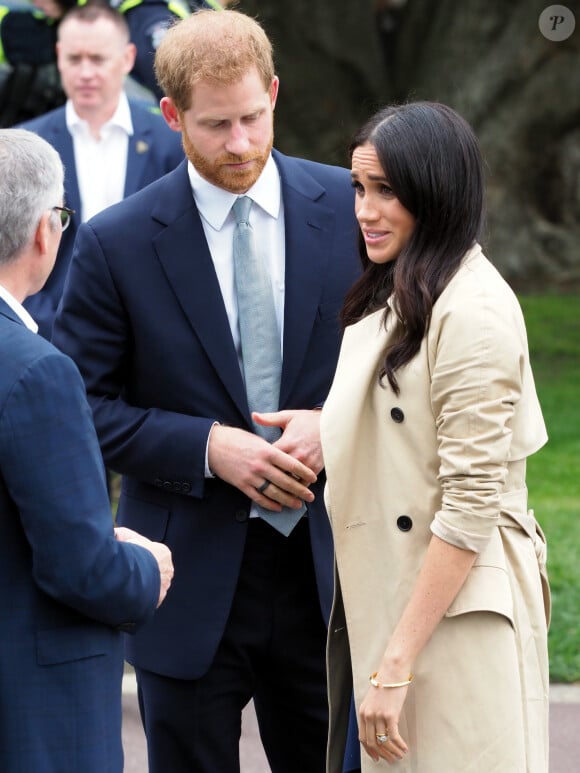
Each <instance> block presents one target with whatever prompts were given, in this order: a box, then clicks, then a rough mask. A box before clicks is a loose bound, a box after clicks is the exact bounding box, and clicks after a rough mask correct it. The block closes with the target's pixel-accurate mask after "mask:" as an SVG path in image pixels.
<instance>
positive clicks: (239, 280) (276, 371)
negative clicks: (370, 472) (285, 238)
mask: <svg viewBox="0 0 580 773" xmlns="http://www.w3.org/2000/svg"><path fill="white" fill-rule="evenodd" d="M252 204H253V202H252V199H250V198H249V197H248V196H241V197H240V198H238V199H236V201H235V202H234V205H233V207H232V212H233V214H234V217H235V219H236V228H235V231H234V278H235V286H236V296H237V300H238V319H239V325H240V340H241V347H242V363H243V371H244V381H245V384H246V394H247V397H248V406H249V408H250V411H260V412H266V411H277V410H278V405H279V400H280V375H281V372H282V352H281V350H280V333H279V331H278V323H277V321H276V311H275V308H274V298H273V296H272V284H271V281H270V277H269V275H268V271H267V270H266V266H265V265H264V262H263V260H262V258H261V256H260V255H259V254H258V251H257V250H256V247H255V244H254V234H253V231H252V226H251V225H250V223H249V216H250V209H251V208H252ZM254 430H255V432H256V434H257V435H260V436H261V437H263V438H265V439H266V440H267V441H268V442H269V443H273V442H274V441H275V440H277V438H279V437H280V430H279V428H278V427H262V426H261V425H259V424H255V423H254ZM254 507H255V508H256V511H257V513H258V514H259V516H260V517H261V518H263V519H264V520H265V521H268V523H269V524H271V525H272V526H273V527H274V528H275V529H277V530H278V531H280V532H282V534H284V535H285V536H288V534H290V532H291V531H292V529H293V528H294V526H296V524H297V523H298V521H299V520H300V518H301V516H302V515H303V514H304V512H305V510H306V508H305V507H304V505H303V506H302V508H300V509H298V510H290V508H288V507H285V508H284V509H283V510H282V512H280V513H275V512H271V511H270V510H266V509H264V508H263V507H260V506H259V505H254Z"/></svg>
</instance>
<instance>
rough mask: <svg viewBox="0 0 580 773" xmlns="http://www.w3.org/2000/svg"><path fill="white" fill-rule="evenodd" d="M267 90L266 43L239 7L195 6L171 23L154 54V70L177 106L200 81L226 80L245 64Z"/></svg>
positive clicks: (186, 102) (187, 101)
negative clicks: (252, 69) (187, 15)
mask: <svg viewBox="0 0 580 773" xmlns="http://www.w3.org/2000/svg"><path fill="white" fill-rule="evenodd" d="M253 67H255V68H256V69H257V70H258V73H259V75H260V78H261V79H262V82H263V84H264V88H265V89H266V90H268V89H269V88H270V85H271V83H272V79H273V78H274V75H275V71H274V61H273V53H272V44H271V42H270V40H269V39H268V36H267V35H266V33H265V32H264V30H263V29H262V27H261V26H260V25H259V24H258V22H257V21H256V20H255V19H252V18H251V17H250V16H246V15H245V14H243V13H240V12H239V11H233V10H223V11H213V10H209V9H208V10H201V11H196V12H195V13H193V14H192V15H191V16H189V17H187V18H186V19H183V20H180V21H178V22H176V23H175V24H174V25H173V26H171V27H170V28H169V29H168V30H167V33H166V34H165V36H164V37H163V40H162V41H161V44H160V45H159V47H158V49H157V52H156V54H155V74H156V76H157V80H158V82H159V85H160V86H161V88H162V89H163V91H164V92H165V94H166V96H168V97H170V98H171V99H172V100H173V103H174V104H175V106H176V108H177V109H178V110H179V111H180V112H183V111H185V110H188V109H189V108H190V107H191V97H192V90H193V88H194V86H195V85H196V84H197V83H199V82H200V81H204V82H206V83H213V84H215V85H218V86H219V85H222V86H223V85H229V84H231V83H235V82H236V81H239V80H241V78H243V77H244V75H245V74H246V73H247V72H248V70H250V69H251V68H253Z"/></svg>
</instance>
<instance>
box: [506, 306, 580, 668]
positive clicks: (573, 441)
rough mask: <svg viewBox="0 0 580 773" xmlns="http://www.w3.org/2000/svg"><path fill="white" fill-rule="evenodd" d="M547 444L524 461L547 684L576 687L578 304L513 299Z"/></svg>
mask: <svg viewBox="0 0 580 773" xmlns="http://www.w3.org/2000/svg"><path fill="white" fill-rule="evenodd" d="M520 302H521V304H522V309H523V311H524V316H525V319H526V325H527V330H528V338H529V345H530V355H531V360H532V367H533V370H534V375H535V378H536V385H537V389H538V394H539V397H540V402H541V404H542V410H543V412H544V418H545V421H546V425H547V427H548V434H549V438H550V439H549V442H548V444H547V445H546V446H545V447H544V448H543V449H542V450H541V451H539V452H538V453H537V454H535V455H534V456H533V457H531V458H530V459H529V460H528V488H529V501H530V507H533V508H534V510H535V512H536V517H537V519H538V521H539V522H540V524H541V525H542V527H543V529H544V531H545V533H546V537H547V540H548V572H549V576H550V585H551V588H552V604H553V608H552V623H551V626H550V633H549V640H548V644H549V649H550V676H551V680H552V681H553V682H578V681H580V399H579V397H578V390H579V387H580V313H579V312H580V297H579V296H577V295H576V296H566V295H564V296H520Z"/></svg>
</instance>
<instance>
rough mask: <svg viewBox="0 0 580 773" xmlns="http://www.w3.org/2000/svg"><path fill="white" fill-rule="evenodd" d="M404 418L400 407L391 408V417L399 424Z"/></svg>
mask: <svg viewBox="0 0 580 773" xmlns="http://www.w3.org/2000/svg"><path fill="white" fill-rule="evenodd" d="M404 418H405V414H404V413H403V411H402V410H401V409H400V408H391V419H392V420H393V421H396V422H397V424H400V423H401V422H402V421H403V420H404Z"/></svg>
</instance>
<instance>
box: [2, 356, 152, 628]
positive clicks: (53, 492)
mask: <svg viewBox="0 0 580 773" xmlns="http://www.w3.org/2000/svg"><path fill="white" fill-rule="evenodd" d="M0 466H1V469H2V475H3V478H4V485H5V486H6V489H7V491H8V494H9V496H10V498H11V499H12V501H13V502H14V505H15V508H16V510H17V512H18V514H19V517H20V520H21V524H22V528H23V530H24V533H25V536H26V539H27V541H28V543H29V545H30V549H31V557H32V572H33V578H34V581H35V582H36V584H37V585H38V586H39V588H41V589H42V590H43V591H44V592H45V593H47V594H48V595H49V596H51V597H52V598H54V599H56V600H57V601H59V602H61V603H62V604H65V605H67V606H69V607H72V608H73V609H76V610H77V611H79V612H81V613H82V614H84V615H86V616H88V617H91V618H93V619H95V620H97V621H99V622H102V623H105V624H108V625H111V626H114V627H123V628H133V627H134V626H135V625H136V624H138V623H141V622H144V621H145V620H146V619H147V618H148V617H149V616H150V615H151V614H152V613H153V611H154V610H155V608H156V605H157V601H158V598H159V570H158V567H157V562H156V561H155V559H154V558H153V556H152V555H151V554H150V553H149V551H147V550H145V549H143V548H140V547H138V546H137V545H133V544H127V543H121V542H118V541H117V540H116V539H115V536H114V532H113V521H112V515H111V508H110V503H109V497H108V493H107V487H106V482H105V471H104V467H103V462H102V457H101V454H100V450H99V445H98V441H97V437H96V433H95V430H94V426H93V423H92V417H91V412H90V408H89V405H88V403H87V400H86V396H85V391H84V385H83V382H82V379H81V377H80V374H79V372H78V370H77V368H76V367H75V365H74V363H73V362H72V361H71V360H70V359H69V358H68V357H66V356H64V355H62V354H61V353H60V352H57V351H56V350H54V349H52V347H51V352H50V353H48V354H43V355H41V356H39V357H37V358H36V359H35V360H33V362H32V363H31V364H29V365H28V366H27V367H26V368H25V369H24V370H23V372H21V373H20V374H19V375H18V378H16V379H15V380H14V383H13V385H12V388H11V390H10V391H9V394H8V396H7V397H6V399H5V400H4V402H3V404H2V405H1V406H0Z"/></svg>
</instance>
